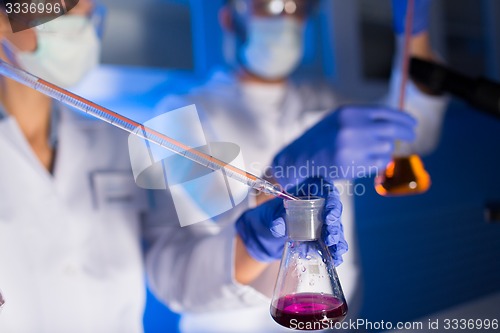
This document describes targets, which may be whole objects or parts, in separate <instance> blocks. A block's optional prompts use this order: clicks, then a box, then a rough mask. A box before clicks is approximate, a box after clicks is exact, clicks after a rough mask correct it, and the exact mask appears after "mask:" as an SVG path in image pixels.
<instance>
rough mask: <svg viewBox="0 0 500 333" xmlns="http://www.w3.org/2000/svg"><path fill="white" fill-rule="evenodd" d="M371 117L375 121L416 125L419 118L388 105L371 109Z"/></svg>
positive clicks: (408, 125) (409, 125)
mask: <svg viewBox="0 0 500 333" xmlns="http://www.w3.org/2000/svg"><path fill="white" fill-rule="evenodd" d="M369 117H370V119H371V120H372V121H375V122H390V123H394V124H401V125H406V126H407V127H415V126H416V125H417V120H416V119H415V118H413V117H412V116H411V115H410V114H409V113H407V112H404V111H401V110H397V109H392V108H388V107H378V108H373V109H371V110H370V115H369Z"/></svg>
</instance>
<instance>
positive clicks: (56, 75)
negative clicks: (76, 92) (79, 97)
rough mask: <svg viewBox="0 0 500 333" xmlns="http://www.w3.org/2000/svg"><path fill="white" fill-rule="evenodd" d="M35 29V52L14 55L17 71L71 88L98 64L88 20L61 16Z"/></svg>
mask: <svg viewBox="0 0 500 333" xmlns="http://www.w3.org/2000/svg"><path fill="white" fill-rule="evenodd" d="M45 25H48V26H45V27H43V28H44V29H47V30H49V31H47V32H46V31H43V28H42V29H41V30H35V31H36V34H37V49H36V51H34V52H16V53H17V54H16V60H17V62H18V64H19V66H20V67H21V68H23V69H24V70H26V71H27V72H30V73H32V74H33V75H36V76H38V77H40V78H42V79H44V80H46V81H48V82H51V83H54V84H56V85H59V86H62V87H71V86H73V85H75V84H76V83H78V82H79V81H80V80H81V79H83V77H84V76H85V74H86V73H87V72H88V71H90V70H91V69H93V68H94V67H95V66H97V64H98V62H99V53H100V41H99V38H98V37H97V34H96V31H95V29H94V27H93V25H92V24H91V23H90V21H89V19H88V18H87V17H85V16H79V15H64V16H62V17H59V18H57V19H55V20H53V21H50V22H48V23H46V24H45Z"/></svg>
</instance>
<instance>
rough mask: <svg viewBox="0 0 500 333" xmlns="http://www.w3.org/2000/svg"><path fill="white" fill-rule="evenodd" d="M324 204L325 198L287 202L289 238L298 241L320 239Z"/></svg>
mask: <svg viewBox="0 0 500 333" xmlns="http://www.w3.org/2000/svg"><path fill="white" fill-rule="evenodd" d="M324 204H325V200H324V199H323V198H307V199H301V200H287V201H285V208H286V231H287V236H288V238H290V239H292V240H297V241H312V240H316V239H319V238H320V237H321V227H322V226H323V206H324Z"/></svg>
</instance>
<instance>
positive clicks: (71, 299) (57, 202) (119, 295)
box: [0, 110, 145, 333]
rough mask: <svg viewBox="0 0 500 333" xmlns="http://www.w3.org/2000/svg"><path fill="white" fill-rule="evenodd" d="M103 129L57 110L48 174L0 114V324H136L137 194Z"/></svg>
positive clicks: (69, 327) (60, 331)
mask: <svg viewBox="0 0 500 333" xmlns="http://www.w3.org/2000/svg"><path fill="white" fill-rule="evenodd" d="M35 111H36V110H35ZM110 128H111V127H110V126H108V125H104V124H96V122H95V121H88V120H80V121H72V120H69V119H68V117H66V115H65V114H63V119H62V120H61V122H60V124H59V128H58V132H59V145H58V148H57V158H56V164H55V172H54V175H51V174H49V173H48V172H47V170H46V169H45V168H44V167H43V166H42V165H41V163H40V162H39V161H38V159H37V158H36V157H35V155H34V154H33V152H32V150H31V148H30V147H29V145H28V143H27V141H26V139H25V138H24V136H23V135H22V133H21V131H20V129H19V127H18V126H17V123H16V121H15V120H14V119H13V118H11V117H5V118H3V119H1V120H0V156H1V160H2V163H0V286H1V288H2V292H3V295H4V297H5V300H6V303H5V306H4V309H3V311H2V314H1V315H0V332H2V333H11V332H13V333H14V332H15V333H21V332H30V333H32V332H47V333H65V332H89V333H90V332H95V333H97V332H103V333H105V332H117V333H118V332H141V331H142V312H143V305H144V298H145V297H144V278H143V265H142V256H141V248H140V242H139V235H140V224H139V219H138V217H139V211H140V210H141V209H143V208H144V207H140V205H144V202H143V201H141V200H140V197H139V196H138V195H132V194H131V193H132V192H133V191H135V185H134V183H133V179H132V180H131V176H130V172H129V171H128V170H129V167H128V165H129V162H128V157H127V155H126V154H123V152H124V151H123V149H116V147H119V146H120V142H119V141H118V142H113V139H117V140H122V141H123V143H125V146H124V148H126V141H125V140H124V139H126V137H125V138H122V139H119V138H120V136H117V135H116V134H117V133H116V131H110V130H109V129H110ZM111 129H112V128H111ZM112 130H113V129H112ZM125 152H126V151H125ZM128 196H130V197H128ZM127 198H129V199H130V200H127ZM122 199H123V201H121V200H122Z"/></svg>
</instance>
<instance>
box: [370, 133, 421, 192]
mask: <svg viewBox="0 0 500 333" xmlns="http://www.w3.org/2000/svg"><path fill="white" fill-rule="evenodd" d="M430 186H431V177H430V176H429V174H428V173H427V171H426V170H425V168H424V163H423V162H422V160H421V159H420V157H419V156H418V155H417V154H415V153H413V152H412V148H411V145H410V144H409V143H406V142H397V143H396V153H395V154H394V156H393V159H392V161H391V162H390V163H389V164H388V165H387V167H386V169H385V171H384V173H381V174H379V175H377V177H376V178H375V190H376V191H377V193H378V194H380V195H382V196H402V195H412V194H420V193H424V192H426V191H427V190H428V189H429V188H430Z"/></svg>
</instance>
